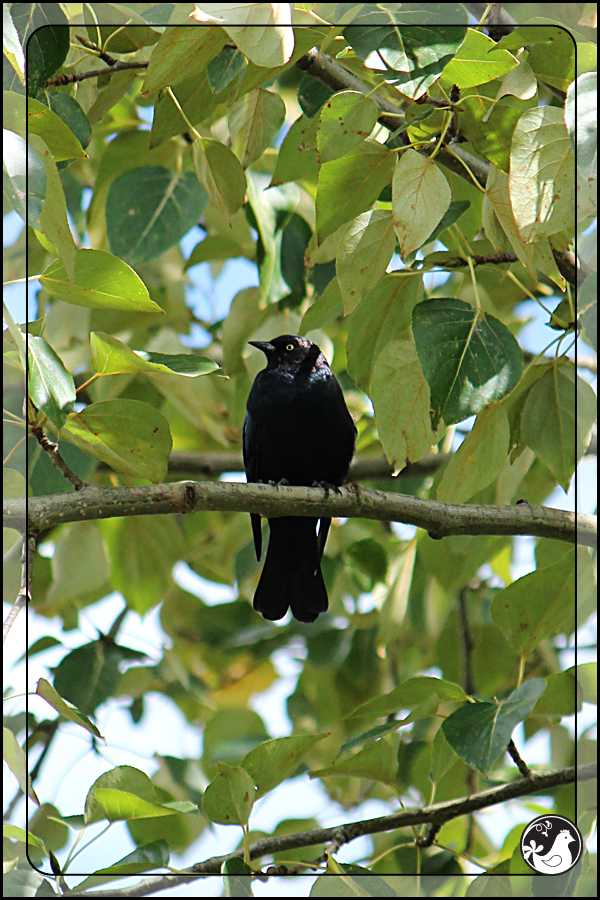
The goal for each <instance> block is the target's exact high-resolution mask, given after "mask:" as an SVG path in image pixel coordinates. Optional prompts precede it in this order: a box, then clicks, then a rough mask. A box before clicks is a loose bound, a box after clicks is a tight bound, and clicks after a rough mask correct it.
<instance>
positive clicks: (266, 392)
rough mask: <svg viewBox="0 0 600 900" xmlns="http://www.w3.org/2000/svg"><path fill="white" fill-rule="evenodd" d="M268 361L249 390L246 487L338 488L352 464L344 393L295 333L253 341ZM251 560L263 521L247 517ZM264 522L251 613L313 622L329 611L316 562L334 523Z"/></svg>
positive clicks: (313, 349)
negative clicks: (260, 568) (266, 529)
mask: <svg viewBox="0 0 600 900" xmlns="http://www.w3.org/2000/svg"><path fill="white" fill-rule="evenodd" d="M249 343H250V344H251V346H252V347H257V348H258V349H259V350H262V352H263V353H264V354H265V356H266V357H267V368H266V369H263V370H262V371H261V372H259V373H258V375H257V376H256V378H255V379H254V384H253V385H252V389H251V391H250V395H249V397H248V404H247V410H248V411H247V414H246V420H245V422H244V431H243V446H244V467H245V469H246V478H247V480H248V481H249V482H251V481H254V482H263V483H266V482H271V483H273V482H274V483H276V484H277V483H281V482H283V483H284V484H286V483H287V484H292V485H307V486H308V487H311V486H313V485H314V484H320V485H322V486H323V487H339V486H340V485H342V484H343V483H344V479H345V477H346V474H347V472H348V467H349V466H350V460H351V459H352V454H353V453H354V442H355V440H356V427H355V425H354V421H353V419H352V416H351V415H350V413H349V412H348V408H347V406H346V401H345V400H344V395H343V393H342V389H341V387H340V385H339V383H338V381H337V379H336V377H335V375H334V374H333V372H332V371H331V369H330V368H329V365H328V363H327V360H326V359H325V357H324V356H323V354H322V353H321V350H320V349H319V347H317V345H316V344H313V343H312V342H311V341H309V340H307V339H306V338H303V337H299V336H298V335H297V334H282V335H281V336H280V337H277V338H274V339H273V340H272V341H250V342H249ZM251 519H252V533H253V535H254V547H255V549H256V558H257V559H258V560H260V557H261V549H262V539H261V528H260V516H259V515H256V514H251ZM317 521H318V520H317V519H316V518H309V517H300V516H283V517H281V518H278V519H269V529H270V538H269V547H268V550H267V558H266V561H265V565H264V568H263V571H262V575H261V578H260V581H259V583H258V587H257V589H256V594H255V595H254V609H255V610H257V612H260V613H262V615H263V616H264V617H265V619H282V618H283V616H285V614H286V612H287V611H288V608H289V607H291V609H292V614H293V616H294V618H296V619H298V620H299V621H300V622H314V621H315V619H316V618H317V616H318V615H319V613H322V612H325V611H326V610H327V606H328V598H327V591H326V589H325V583H324V581H323V576H322V574H321V557H322V555H323V550H324V548H325V541H326V540H327V532H328V531H329V526H330V524H331V519H330V518H327V519H321V520H320V525H319V533H318V535H317Z"/></svg>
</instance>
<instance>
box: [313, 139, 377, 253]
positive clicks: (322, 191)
mask: <svg viewBox="0 0 600 900" xmlns="http://www.w3.org/2000/svg"><path fill="white" fill-rule="evenodd" d="M394 157H395V154H393V153H392V152H391V151H390V150H388V149H387V147H384V146H382V145H381V144H378V143H377V142H376V141H370V140H367V141H364V142H363V143H362V144H360V145H359V146H358V147H356V148H355V149H354V150H352V151H351V152H350V153H347V154H346V155H345V156H342V157H341V159H334V160H332V161H331V162H327V163H323V165H322V166H321V168H320V169H319V182H318V187H317V198H316V205H317V233H318V238H319V243H320V244H322V243H323V240H324V239H325V238H326V237H327V235H329V234H333V232H334V231H336V230H337V229H338V228H339V227H340V225H343V224H344V222H348V221H349V220H350V219H354V218H355V217H356V216H357V215H359V214H360V213H361V212H364V211H365V210H366V209H368V208H369V207H370V206H372V205H373V203H374V202H375V201H376V200H377V198H378V197H379V194H380V193H381V191H382V190H383V188H384V187H385V185H386V184H388V183H389V181H390V180H391V177H392V172H393V170H394V163H395V158H394Z"/></svg>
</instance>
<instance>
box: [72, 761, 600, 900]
mask: <svg viewBox="0 0 600 900" xmlns="http://www.w3.org/2000/svg"><path fill="white" fill-rule="evenodd" d="M596 774H597V766H596V763H589V764H588V765H584V766H579V767H577V768H575V766H569V767H568V768H565V769H560V770H558V771H555V772H544V773H543V774H537V773H532V774H531V777H529V778H520V779H519V780H518V781H511V782H510V783H509V784H505V785H502V787H499V788H498V787H497V788H492V789H491V790H488V791H482V792H481V793H479V794H472V795H471V796H470V797H466V798H462V799H461V800H449V801H447V802H445V803H436V804H435V805H433V806H429V807H424V808H419V809H407V810H404V811H402V812H397V813H393V814H392V815H390V816H381V817H379V818H376V819H363V820H362V821H360V822H349V823H347V824H345V825H335V826H333V827H332V828H318V829H315V830H314V831H301V832H298V833H297V834H286V835H281V836H280V837H267V838H262V839H261V840H260V841H257V842H256V844H253V845H252V846H251V847H250V858H251V859H258V858H260V857H263V856H267V855H268V856H270V855H272V854H273V853H280V852H282V851H289V850H297V849H298V848H300V847H312V846H314V845H315V844H326V843H329V842H331V841H333V840H335V841H336V842H337V843H338V845H339V846H342V845H343V844H346V843H349V842H350V841H353V840H354V839H355V838H357V837H361V836H362V835H365V834H381V833H382V832H385V831H395V830H396V829H398V828H406V827H408V826H411V825H422V824H432V825H434V826H437V827H438V828H439V827H441V826H442V825H443V824H444V823H445V822H449V821H450V820H452V819H456V818H458V817H459V816H464V815H468V814H469V813H472V812H477V810H480V809H487V808H488V807H490V806H495V805H496V804H498V803H505V802H506V801H507V800H514V799H516V798H517V797H525V796H528V795H532V794H540V793H545V792H546V791H548V790H550V789H551V788H554V787H558V786H560V785H563V784H570V783H572V782H574V781H576V780H577V781H588V780H590V779H592V778H595V777H596ZM241 856H243V850H236V851H235V852H234V853H231V854H229V855H228V856H213V857H212V858H211V859H207V860H205V861H204V862H201V863H197V864H196V865H195V866H193V867H192V868H191V869H188V870H186V871H184V872H181V873H180V874H178V875H158V876H156V877H154V878H146V879H145V880H144V881H141V882H139V883H138V884H135V885H132V886H131V887H125V888H121V889H116V890H112V891H102V895H101V896H102V897H105V898H108V897H111V898H121V900H123V898H127V897H147V896H148V895H149V894H154V893H156V892H157V891H161V890H166V889H167V888H172V887H175V886H176V885H178V884H188V883H189V882H191V881H193V880H194V879H195V878H197V877H198V876H199V875H200V876H205V875H220V874H221V868H222V866H223V863H224V862H226V860H228V859H231V858H232V857H241ZM77 896H78V897H89V898H92V897H97V896H98V893H97V892H95V891H83V892H82V893H80V894H78V895H77Z"/></svg>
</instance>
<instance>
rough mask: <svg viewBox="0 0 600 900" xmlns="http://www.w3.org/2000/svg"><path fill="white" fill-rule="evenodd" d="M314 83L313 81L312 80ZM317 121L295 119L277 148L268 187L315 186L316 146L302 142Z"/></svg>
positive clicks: (303, 117)
mask: <svg viewBox="0 0 600 900" xmlns="http://www.w3.org/2000/svg"><path fill="white" fill-rule="evenodd" d="M312 80H313V81H314V79H312ZM317 122H318V120H316V119H315V120H311V119H307V118H306V116H301V117H300V118H299V119H296V121H295V122H294V124H293V125H292V127H291V128H290V130H289V131H288V133H287V134H286V136H285V138H284V139H283V143H282V145H281V147H280V148H279V153H278V154H277V163H276V165H275V171H274V172H273V178H272V179H271V184H270V187H274V186H276V185H278V184H284V183H285V182H286V181H308V182H310V183H311V184H316V182H317V176H318V173H319V163H318V160H317V145H316V143H315V144H314V146H305V145H304V144H303V140H304V138H305V136H306V135H307V132H308V129H309V128H310V129H311V132H312V131H315V129H316V125H317Z"/></svg>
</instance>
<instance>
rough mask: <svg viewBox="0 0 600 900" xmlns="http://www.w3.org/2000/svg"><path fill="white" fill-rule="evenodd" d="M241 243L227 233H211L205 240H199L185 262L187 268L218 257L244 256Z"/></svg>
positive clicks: (233, 257)
mask: <svg viewBox="0 0 600 900" xmlns="http://www.w3.org/2000/svg"><path fill="white" fill-rule="evenodd" d="M244 255H245V254H244V251H243V249H242V248H241V247H240V245H239V244H238V243H237V242H236V241H234V240H232V238H228V237H226V236H225V235H220V234H209V235H208V236H207V237H205V238H204V240H202V241H199V242H198V243H197V244H196V246H195V247H194V249H193V250H192V252H191V254H190V258H189V259H188V261H187V262H186V264H185V268H186V269H191V268H192V266H197V265H198V263H201V262H213V261H214V260H217V259H236V258H237V257H240V256H244Z"/></svg>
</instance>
